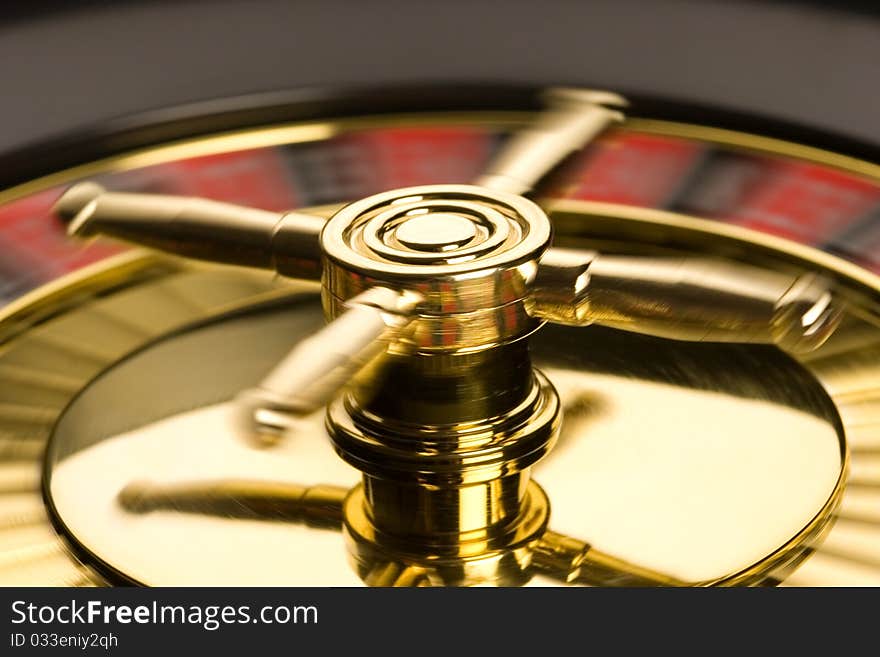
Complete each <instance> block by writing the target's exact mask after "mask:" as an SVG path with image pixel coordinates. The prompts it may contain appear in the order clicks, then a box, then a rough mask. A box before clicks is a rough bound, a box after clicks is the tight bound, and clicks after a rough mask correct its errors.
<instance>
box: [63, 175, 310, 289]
mask: <svg viewBox="0 0 880 657" xmlns="http://www.w3.org/2000/svg"><path fill="white" fill-rule="evenodd" d="M55 213H56V214H57V215H58V216H59V217H60V218H61V219H62V220H64V221H66V222H69V223H68V232H69V233H70V234H71V235H77V236H80V237H87V236H89V235H94V234H96V233H102V234H105V235H110V236H112V237H115V238H119V239H123V240H129V241H133V242H140V243H142V244H145V245H147V246H150V247H152V248H156V249H162V250H164V251H167V252H169V253H174V254H176V255H181V256H185V257H188V258H196V259H201V260H212V261H215V262H225V263H229V264H233V265H244V266H248V267H262V268H264V269H275V270H277V271H278V272H279V273H281V274H284V275H286V276H290V277H293V278H304V279H317V278H319V277H320V268H319V267H318V266H317V263H318V260H319V259H320V257H321V251H320V249H319V246H318V234H319V233H320V232H321V228H322V227H323V226H324V221H325V220H324V218H322V217H317V216H314V215H310V214H305V213H299V212H287V213H277V212H268V211H266V210H257V209H254V208H245V207H241V206H237V205H232V204H230V203H219V202H217V201H210V200H207V199H200V198H185V197H180V196H161V195H158V194H125V193H119V192H108V191H106V190H105V189H103V188H102V187H101V186H100V185H96V184H95V183H89V182H85V183H80V184H79V185H74V186H73V187H71V188H70V189H69V190H67V192H65V193H64V195H62V196H61V198H60V199H59V200H58V202H57V203H56V204H55ZM157 228H159V229H158V230H157Z"/></svg>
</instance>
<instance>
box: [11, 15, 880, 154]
mask: <svg viewBox="0 0 880 657" xmlns="http://www.w3.org/2000/svg"><path fill="white" fill-rule="evenodd" d="M833 6H836V5H833V3H828V5H827V6H823V5H821V4H819V5H817V4H809V3H808V4H804V3H795V2H757V1H755V2H748V1H736V2H721V1H714V0H612V1H605V0H596V1H590V2H575V1H573V0H572V1H561V0H556V1H548V0H543V1H538V0H532V1H525V0H507V1H506V2H501V1H497V0H496V1H492V0H471V1H470V2H465V1H464V0H446V1H445V2H440V1H426V0H381V1H378V0H363V1H360V2H357V1H354V0H348V1H345V2H343V1H341V0H323V1H321V2H292V1H283V0H250V1H249V2H245V1H241V0H217V1H213V2H192V1H187V0H180V1H178V2H163V1H158V0H154V1H152V2H150V1H146V2H129V3H123V2H116V3H105V2H91V3H87V4H84V5H77V6H74V5H73V4H71V3H66V4H65V3H62V4H59V3H52V4H50V5H49V7H54V11H50V10H49V9H46V8H45V7H44V8H43V10H41V11H38V10H36V9H33V10H30V11H28V10H26V9H20V10H19V11H15V10H14V9H10V10H9V11H8V13H7V15H6V20H2V18H0V84H2V87H0V89H2V93H0V152H2V151H6V150H8V149H11V148H14V147H20V146H24V145H26V144H29V143H32V142H35V141H40V140H42V139H45V138H48V137H51V136H53V135H56V134H62V133H65V132H68V131H70V130H71V129H75V128H76V127H79V126H85V125H90V124H94V123H100V122H102V121H105V120H107V119H111V118H115V117H119V116H121V115H127V114H131V113H136V112H140V111H143V110H149V109H153V108H157V107H163V106H169V105H176V104H180V103H185V102H191V101H197V100H205V99H212V98H217V97H223V96H229V95H237V94H243V93H248V92H257V91H268V90H275V89H284V88H297V87H303V86H319V87H328V86H329V87H336V86H339V85H344V84H352V83H354V84H361V85H362V84H364V83H371V82H375V83H377V84H378V83H399V82H420V83H424V82H430V81H499V82H522V83H539V84H552V83H577V84H589V85H594V86H603V87H608V88H624V89H628V90H639V91H641V92H644V93H648V94H653V93H657V94H662V95H663V96H667V97H673V98H679V99H682V100H685V101H687V100H693V101H701V102H706V103H711V104H716V105H723V106H726V107H728V108H730V109H734V110H746V111H751V112H755V111H758V112H761V113H764V114H766V115H768V116H771V117H773V118H777V119H783V120H791V121H797V122H800V123H806V124H808V125H811V126H813V127H817V128H820V129H831V130H834V131H837V132H841V133H843V134H844V135H846V136H850V137H854V138H860V139H864V140H869V141H872V142H875V143H880V119H878V116H880V18H878V15H877V14H876V13H872V12H871V11H870V10H861V11H860V10H859V9H858V8H856V9H855V10H853V7H852V6H851V5H849V9H848V10H846V11H844V10H841V9H834V8H832V7H833ZM59 7H60V8H59Z"/></svg>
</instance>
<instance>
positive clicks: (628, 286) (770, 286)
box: [527, 248, 842, 351]
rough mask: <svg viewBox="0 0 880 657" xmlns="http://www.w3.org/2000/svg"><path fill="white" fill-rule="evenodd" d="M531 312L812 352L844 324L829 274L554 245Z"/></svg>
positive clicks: (531, 298) (541, 272)
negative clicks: (782, 271) (792, 272)
mask: <svg viewBox="0 0 880 657" xmlns="http://www.w3.org/2000/svg"><path fill="white" fill-rule="evenodd" d="M527 303H528V306H529V313H530V314H532V315H534V316H536V317H540V318H542V319H547V320H549V321H553V322H558V323H563V324H573V325H575V326H585V325H588V324H592V323H598V324H603V325H605V326H613V327H615V328H621V329H624V330H631V331H637V332H639V333H647V334H650V335H657V336H660V337H667V338H672V339H675V340H706V341H719V342H763V343H771V344H772V343H776V344H779V345H780V346H781V347H783V348H785V349H788V350H791V351H812V350H814V349H816V348H817V347H819V346H821V345H822V343H824V342H825V341H826V340H827V339H828V338H829V337H830V335H831V334H832V333H833V332H834V330H835V328H837V324H838V323H839V321H840V317H841V313H842V311H841V308H840V307H839V306H840V304H839V301H838V300H836V299H835V298H834V296H833V295H832V293H831V291H830V285H829V282H828V281H827V280H822V279H821V278H819V277H818V276H816V275H814V274H806V275H802V276H799V277H792V276H785V275H781V274H779V273H776V272H771V271H767V270H765V269H760V268H758V267H749V266H746V265H742V264H735V263H731V262H724V261H723V260H719V259H696V258H669V257H667V258H645V257H639V256H619V255H618V256H615V255H611V256H608V255H600V254H597V253H591V252H583V251H577V250H573V249H560V248H555V249H550V250H549V251H548V252H547V253H545V254H544V256H543V257H542V258H541V261H540V263H539V266H538V273H537V276H536V280H535V282H534V284H533V286H532V289H531V293H530V295H529V300H528V302H527Z"/></svg>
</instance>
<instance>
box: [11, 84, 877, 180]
mask: <svg viewBox="0 0 880 657" xmlns="http://www.w3.org/2000/svg"><path fill="white" fill-rule="evenodd" d="M541 89H542V87H537V86H532V85H508V84H474V83H464V84H461V83H444V84H430V85H400V86H389V87H372V86H364V87H346V88H341V89H338V90H329V89H317V88H314V89H299V90H287V91H276V92H268V93H257V94H249V95H243V96H235V97H231V98H224V99H217V100H213V101H206V102H199V103H192V104H186V105H181V106H177V107H172V108H169V109H164V110H156V111H150V112H145V113H140V114H136V115H132V116H129V117H126V118H121V119H117V120H114V121H109V122H104V123H101V124H99V125H93V126H91V127H88V128H83V129H80V130H78V131H75V132H71V133H70V134H69V135H66V136H64V137H59V138H55V139H49V140H47V141H44V142H40V143H37V144H35V145H32V146H28V147H25V148H22V149H19V150H13V151H11V152H7V153H2V154H0V190H2V189H6V188H9V187H13V186H15V185H18V184H21V183H24V182H29V181H31V180H34V179H35V178H39V177H41V176H44V175H48V174H51V173H56V172H58V171H60V170H63V169H66V168H69V167H72V166H75V165H79V164H84V163H88V162H91V161H95V160H98V159H102V158H105V157H109V156H113V155H119V154H122V153H126V152H130V151H132V150H135V149H139V148H145V147H149V146H155V145H160V144H164V143H167V142H171V141H175V140H180V139H187V138H194V137H200V136H207V135H211V134H215V133H218V132H224V131H228V130H233V129H243V128H256V127H260V126H266V125H272V124H278V123H286V122H294V121H315V120H328V119H329V120H332V119H342V118H349V117H360V116H369V115H383V114H401V113H434V112H470V111H477V112H479V111H535V110H537V109H539V108H540V107H541V103H540V98H539V95H540V91H541ZM619 91H621V92H622V93H623V94H624V95H625V96H626V97H627V98H629V100H630V102H631V107H630V108H629V110H628V113H629V114H630V115H631V116H638V117H645V118H653V119H663V120H668V121H677V122H682V123H692V124H699V125H709V126H712V127H718V128H726V129H730V130H737V131H740V132H747V133H751V134H757V135H762V136H767V137H774V138H777V139H783V140H786V141H792V142H796V143H801V144H806V145H809V146H815V147H819V148H824V149H826V150H830V151H834V152H837V153H840V154H844V155H849V156H852V157H856V158H860V159H863V160H867V161H870V162H880V145H875V144H871V143H868V142H864V141H859V140H856V139H852V138H849V137H846V136H844V135H842V134H836V133H832V132H828V131H823V130H817V129H815V128H810V127H808V126H805V125H797V124H792V123H786V122H782V121H778V120H774V119H768V118H765V117H762V116H760V115H757V114H748V113H742V112H734V111H730V110H725V109H723V108H721V107H714V106H710V105H697V104H684V103H680V102H676V101H673V100H671V99H669V98H661V97H656V96H654V97H652V96H643V95H639V94H638V93H637V92H628V91H627V90H625V89H624V90H619Z"/></svg>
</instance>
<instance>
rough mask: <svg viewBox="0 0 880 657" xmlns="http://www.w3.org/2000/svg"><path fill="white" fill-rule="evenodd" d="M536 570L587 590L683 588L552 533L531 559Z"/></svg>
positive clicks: (536, 549) (583, 543)
mask: <svg viewBox="0 0 880 657" xmlns="http://www.w3.org/2000/svg"><path fill="white" fill-rule="evenodd" d="M532 559H533V564H534V565H535V567H536V568H538V569H540V570H542V571H545V572H548V573H549V574H551V575H552V576H554V577H558V578H559V579H561V580H563V581H564V582H566V583H569V584H571V583H576V582H580V583H583V584H589V585H590V586H684V585H685V582H682V581H680V580H677V579H675V578H674V577H669V576H668V575H663V574H661V573H655V572H652V571H651V570H648V569H647V568H640V567H639V566H635V565H633V564H630V563H627V562H626V561H623V560H622V559H617V558H615V557H612V556H610V555H608V554H603V553H602V552H600V551H599V550H596V549H594V548H592V547H591V546H590V545H589V544H587V543H585V542H583V541H580V540H578V539H576V538H571V537H570V536H565V535H563V534H557V533H556V532H554V531H547V532H544V535H543V536H542V537H541V540H540V541H538V543H537V545H536V546H535V550H534V555H533V557H532Z"/></svg>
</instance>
